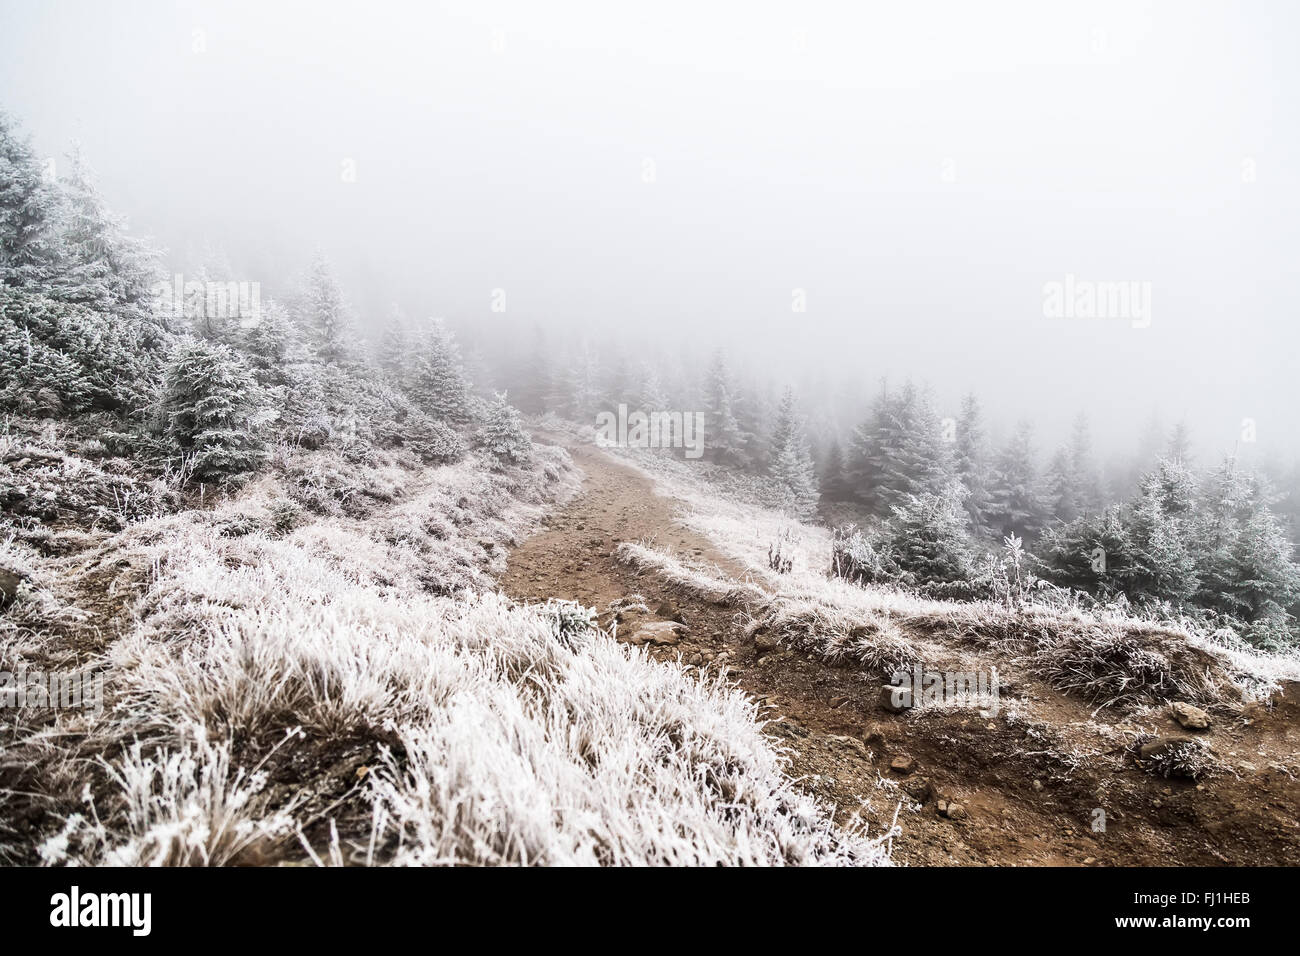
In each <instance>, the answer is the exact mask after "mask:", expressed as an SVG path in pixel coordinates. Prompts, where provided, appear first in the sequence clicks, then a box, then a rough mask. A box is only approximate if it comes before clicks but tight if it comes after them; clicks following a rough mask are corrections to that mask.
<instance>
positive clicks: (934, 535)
mask: <svg viewBox="0 0 1300 956" xmlns="http://www.w3.org/2000/svg"><path fill="white" fill-rule="evenodd" d="M964 494H965V489H963V488H962V486H961V485H960V484H959V483H957V482H955V481H953V482H950V483H949V484H948V485H946V486H945V487H944V488H943V489H941V490H940V491H939V492H937V493H936V492H923V493H921V494H919V495H914V494H908V495H905V496H904V498H903V500H902V501H901V502H900V503H899V504H897V505H895V506H894V507H893V514H892V516H891V517H890V519H889V522H888V526H887V527H888V532H887V542H888V551H889V553H890V554H891V555H892V557H893V559H894V561H896V562H897V564H898V567H899V569H900V570H902V571H903V572H905V573H907V574H909V575H911V576H912V577H913V578H914V580H915V581H916V582H917V583H928V582H950V581H965V580H967V579H969V577H970V575H971V571H972V559H973V552H972V548H971V540H970V532H969V519H968V518H967V515H966V509H965V507H964V506H963V505H962V500H961V499H962V496H963V495H964Z"/></svg>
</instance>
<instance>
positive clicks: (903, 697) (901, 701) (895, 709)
mask: <svg viewBox="0 0 1300 956" xmlns="http://www.w3.org/2000/svg"><path fill="white" fill-rule="evenodd" d="M911 696H912V695H911V691H910V690H908V689H907V688H905V687H891V686H890V685H889V684H885V685H884V686H883V687H881V688H880V706H881V707H882V708H883V709H885V710H887V711H889V712H890V713H891V714H901V713H902V712H903V711H905V710H907V707H908V704H910V703H911Z"/></svg>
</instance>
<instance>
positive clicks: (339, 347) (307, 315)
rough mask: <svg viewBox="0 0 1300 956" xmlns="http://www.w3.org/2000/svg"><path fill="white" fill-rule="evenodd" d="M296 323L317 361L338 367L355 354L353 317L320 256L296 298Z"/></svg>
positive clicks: (310, 267)
mask: <svg viewBox="0 0 1300 956" xmlns="http://www.w3.org/2000/svg"><path fill="white" fill-rule="evenodd" d="M296 305H297V309H296V313H297V316H296V317H297V321H298V324H299V325H301V326H302V328H303V330H304V332H305V333H306V335H307V341H308V344H309V345H310V347H311V349H312V351H313V352H314V353H315V356H316V358H317V360H318V361H321V362H324V363H326V364H330V363H338V362H342V361H345V360H347V359H348V358H351V357H352V356H353V354H354V352H355V343H354V342H353V340H352V332H351V324H352V319H351V313H350V310H349V309H348V305H347V302H346V300H345V299H344V296H343V290H342V289H341V288H340V287H339V284H338V282H337V280H336V279H335V278H334V272H333V270H332V268H331V267H330V264H329V261H328V260H327V259H326V258H325V256H324V255H323V254H321V253H319V252H318V253H317V254H316V255H315V256H314V257H313V258H312V261H311V265H310V266H309V267H308V269H307V275H306V277H305V278H304V280H303V283H302V289H301V291H300V292H299V295H298V298H297V302H296Z"/></svg>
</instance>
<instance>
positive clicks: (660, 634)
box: [632, 621, 681, 645]
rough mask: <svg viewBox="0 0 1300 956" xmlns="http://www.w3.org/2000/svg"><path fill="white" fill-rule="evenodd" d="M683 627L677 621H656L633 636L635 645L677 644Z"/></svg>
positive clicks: (641, 628) (638, 630)
mask: <svg viewBox="0 0 1300 956" xmlns="http://www.w3.org/2000/svg"><path fill="white" fill-rule="evenodd" d="M680 629H681V625H680V624H678V623H677V622H675V621H656V622H655V623H653V624H646V625H644V626H642V627H640V628H638V629H637V631H636V633H635V634H633V635H632V643H633V644H661V645H663V644H676V643H677V640H678V638H677V632H678V630H680Z"/></svg>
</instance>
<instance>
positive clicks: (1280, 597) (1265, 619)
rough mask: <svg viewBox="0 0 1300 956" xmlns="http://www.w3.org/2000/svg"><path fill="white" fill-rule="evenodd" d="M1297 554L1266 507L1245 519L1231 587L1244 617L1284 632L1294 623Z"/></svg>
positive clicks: (1299, 599)
mask: <svg viewBox="0 0 1300 956" xmlns="http://www.w3.org/2000/svg"><path fill="white" fill-rule="evenodd" d="M1294 554H1295V551H1294V548H1293V546H1292V544H1291V542H1290V541H1289V540H1288V538H1287V535H1286V531H1285V530H1284V529H1283V527H1282V523H1281V522H1280V521H1279V520H1278V518H1277V516H1276V515H1274V514H1273V513H1272V512H1271V511H1270V510H1269V509H1268V507H1267V506H1263V507H1261V508H1260V509H1259V510H1258V511H1256V512H1255V514H1253V515H1251V517H1250V518H1249V519H1248V520H1247V521H1246V523H1245V525H1244V526H1243V527H1242V529H1241V533H1240V534H1239V535H1238V536H1237V540H1236V542H1235V543H1234V545H1233V547H1232V551H1231V560H1232V572H1233V573H1232V582H1231V584H1230V590H1229V593H1230V594H1231V596H1232V599H1233V602H1234V604H1235V605H1236V607H1237V609H1238V613H1239V614H1240V615H1241V616H1242V617H1244V618H1245V620H1247V621H1249V622H1251V623H1252V624H1269V625H1272V626H1273V628H1274V629H1275V630H1276V631H1278V632H1281V633H1282V634H1285V632H1286V631H1287V630H1289V627H1290V626H1291V625H1293V624H1294V621H1293V620H1292V618H1291V612H1292V611H1295V610H1297V609H1298V608H1300V566H1297V564H1296V562H1295V560H1294ZM1269 643H1279V642H1278V641H1275V640H1274V641H1269Z"/></svg>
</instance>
